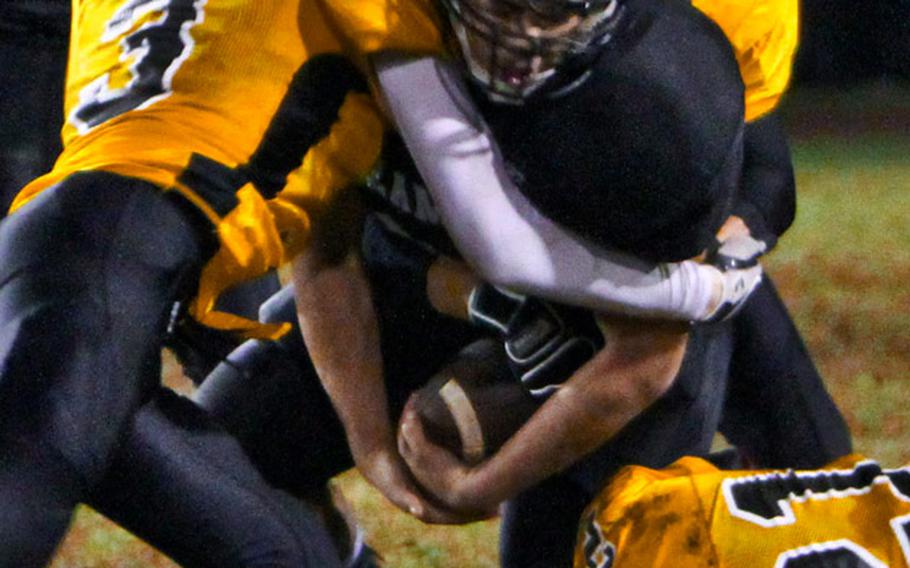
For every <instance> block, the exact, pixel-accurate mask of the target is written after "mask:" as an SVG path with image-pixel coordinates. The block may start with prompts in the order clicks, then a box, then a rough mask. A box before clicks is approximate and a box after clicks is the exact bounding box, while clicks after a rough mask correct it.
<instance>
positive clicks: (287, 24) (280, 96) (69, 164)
mask: <svg viewBox="0 0 910 568" xmlns="http://www.w3.org/2000/svg"><path fill="white" fill-rule="evenodd" d="M72 21H73V25H72V33H71V46H70V55H69V65H68V72H67V82H66V93H65V113H66V117H67V120H66V123H65V125H64V127H63V130H62V137H63V142H64V150H63V152H62V154H61V155H60V157H59V158H58V160H57V162H56V165H55V167H54V169H53V171H51V172H50V173H49V174H47V175H46V176H43V177H41V178H39V179H37V180H35V181H34V182H33V183H31V184H29V185H28V186H26V188H24V189H23V191H22V192H21V193H20V194H19V196H18V198H17V200H16V202H15V203H14V205H13V210H15V209H17V208H19V207H21V206H22V205H23V204H24V203H26V202H28V201H29V200H30V199H31V198H32V197H34V196H35V195H36V194H38V193H39V192H40V191H42V190H44V189H46V188H48V187H50V186H51V185H53V184H55V183H57V182H59V181H61V180H62V179H64V178H66V177H67V176H69V175H70V174H72V173H74V172H78V171H93V170H99V171H107V172H113V173H117V174H121V175H126V176H132V177H135V178H140V179H143V180H146V181H149V182H152V183H154V184H156V185H158V186H160V187H161V188H163V189H164V190H174V191H178V192H180V193H181V194H183V195H185V196H186V197H187V198H189V199H190V200H191V201H192V202H193V203H194V204H196V205H197V206H198V207H199V208H200V209H201V210H202V211H203V212H204V213H205V214H206V216H207V217H208V218H209V219H210V220H211V221H212V222H213V224H214V225H215V227H217V233H218V236H219V240H220V243H221V249H220V250H219V251H218V253H217V254H216V256H215V257H214V259H213V260H212V261H211V262H210V263H209V265H208V266H207V267H206V268H205V270H204V271H203V275H202V282H201V284H200V290H199V295H198V298H197V299H196V301H195V303H194V304H193V306H192V307H191V312H192V313H193V315H194V316H195V317H196V318H197V319H199V320H200V321H202V322H203V323H206V324H209V325H213V326H216V327H222V328H229V329H236V330H239V331H245V332H247V333H248V334H250V335H258V336H274V335H275V334H276V332H277V330H276V329H274V328H262V327H260V326H258V325H257V324H255V323H254V322H248V321H246V320H242V319H239V318H235V317H232V316H230V315H228V314H220V313H216V312H214V311H213V307H214V303H215V299H216V297H217V296H218V294H219V293H220V292H221V291H223V290H224V289H226V288H228V287H230V286H232V285H233V284H236V283H238V282H240V281H243V280H245V279H248V278H251V277H254V276H257V275H259V274H261V273H263V272H265V271H266V270H268V269H270V268H274V267H276V266H278V265H279V264H280V263H281V262H283V261H284V260H286V259H288V258H290V257H292V256H293V255H294V254H296V253H297V252H299V250H300V249H301V247H303V246H304V245H305V244H306V240H307V236H308V233H309V225H310V215H311V214H312V213H313V212H314V211H317V210H318V209H319V208H320V206H321V205H323V204H324V203H325V202H326V201H327V200H328V199H330V198H331V196H332V195H333V194H334V192H335V191H336V190H337V189H338V188H340V187H343V186H345V185H347V184H350V183H351V182H352V181H354V180H356V179H358V178H360V177H362V176H364V175H365V174H366V173H367V171H368V170H369V169H370V168H371V167H372V165H373V162H374V161H375V159H376V157H377V156H378V153H379V145H380V143H381V140H382V136H381V132H382V129H383V127H384V125H383V123H382V119H381V116H380V114H379V111H378V109H377V107H376V105H375V103H374V101H373V99H372V97H371V96H370V93H369V91H368V89H367V84H366V82H363V85H361V88H352V89H350V90H349V91H348V92H343V93H338V92H331V90H332V89H340V88H342V87H344V86H346V85H347V86H348V87H349V86H350V85H351V84H356V81H348V82H347V83H346V82H345V81H335V80H332V79H333V78H334V75H333V73H335V71H334V70H333V68H332V66H333V65H335V66H337V67H338V68H339V70H338V71H337V74H338V75H342V74H344V73H346V71H345V64H344V61H343V60H342V58H336V59H332V58H324V57H319V56H323V55H325V54H343V55H345V56H350V57H351V58H353V59H354V60H355V61H356V62H357V63H360V64H361V67H360V71H361V72H365V71H366V69H365V67H363V66H362V64H363V63H364V62H365V57H364V54H367V53H370V52H373V51H377V50H380V49H396V50H400V51H409V52H414V53H438V51H439V49H440V48H439V45H440V39H439V33H438V31H437V27H436V22H435V20H434V19H433V14H432V10H430V8H429V4H428V3H421V2H416V3H412V2H408V3H406V4H404V5H402V6H398V5H397V2H395V1H392V2H386V1H383V2H376V1H373V0H364V1H362V2H359V1H358V0H344V1H343V2H335V1H332V0H273V1H268V2H266V1H255V0H217V1H215V0H154V1H153V0H91V1H89V0H74V2H73V16H72ZM342 29H343V30H344V34H342V33H340V32H339V30H342ZM314 61H319V65H316V64H314ZM327 78H328V79H329V80H326V79H327ZM308 80H309V83H307V81H308ZM323 95H324V96H323ZM332 97H336V98H340V100H339V101H338V105H337V108H323V107H319V108H320V111H321V112H322V113H323V114H322V115H318V116H317V118H320V119H322V121H321V122H319V121H311V122H309V123H306V122H304V124H303V126H304V127H305V128H303V129H299V128H297V131H296V132H295V133H294V134H296V135H299V136H300V137H302V138H303V139H305V140H309V142H308V145H307V146H306V147H304V148H302V150H301V155H300V156H296V157H293V160H294V161H296V163H293V164H290V167H288V164H287V163H283V164H282V165H283V166H285V169H288V170H290V171H291V174H290V176H288V178H287V185H286V186H282V187H279V188H277V190H276V191H272V192H263V191H261V189H262V188H259V187H254V186H253V185H251V184H249V183H244V181H243V180H244V178H243V177H242V176H236V175H234V174H235V173H236V172H237V171H238V168H242V167H243V166H244V165H246V164H247V163H248V162H249V161H250V159H251V157H252V156H254V155H255V154H256V153H257V152H258V153H260V154H262V155H266V156H271V155H280V154H281V149H277V150H276V149H272V148H267V147H266V148H263V146H268V143H267V141H264V137H265V136H266V134H267V133H268V132H272V133H278V134H281V132H282V124H276V122H279V121H281V120H284V117H282V115H281V112H280V111H281V109H282V108H284V107H287V106H292V105H295V104H296V105H299V106H306V105H310V104H313V103H314V102H316V101H323V100H325V99H328V100H332ZM291 114H293V113H291ZM298 114H299V113H298ZM297 126H299V125H295V127H297ZM285 127H287V125H285ZM285 130H288V128H285ZM301 130H302V131H301ZM276 140H277V142H278V143H279V144H278V145H280V143H283V142H286V141H287V138H285V139H282V138H281V137H280V136H276ZM273 142H274V141H273ZM273 145H275V144H274V143H273ZM265 161H267V160H265ZM278 161H281V160H278ZM284 173H286V172H283V173H282V176H281V177H282V179H281V181H282V182H283V181H284V180H283V174H284ZM235 180H239V181H236V184H235ZM232 184H234V185H232ZM235 185H239V187H236V186H235ZM276 194H277V195H276Z"/></svg>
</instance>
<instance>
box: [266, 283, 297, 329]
mask: <svg viewBox="0 0 910 568" xmlns="http://www.w3.org/2000/svg"><path fill="white" fill-rule="evenodd" d="M296 319H297V310H296V307H295V305H294V288H293V286H285V287H284V288H282V289H281V290H279V291H278V292H276V293H274V294H272V296H271V297H270V298H269V299H268V300H266V301H265V302H263V304H262V306H261V307H260V308H259V321H261V322H265V323H276V322H294V321H296Z"/></svg>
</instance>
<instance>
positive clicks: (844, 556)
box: [723, 462, 910, 568]
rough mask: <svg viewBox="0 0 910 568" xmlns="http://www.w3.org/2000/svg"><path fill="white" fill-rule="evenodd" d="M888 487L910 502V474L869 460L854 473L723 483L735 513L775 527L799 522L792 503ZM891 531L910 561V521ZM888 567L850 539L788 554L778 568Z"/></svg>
mask: <svg viewBox="0 0 910 568" xmlns="http://www.w3.org/2000/svg"><path fill="white" fill-rule="evenodd" d="M882 483H887V484H889V485H890V486H891V490H892V493H893V494H894V495H895V496H896V497H897V498H899V499H903V500H905V501H910V471H908V470H906V469H899V470H891V471H882V469H881V468H880V467H879V465H878V464H876V463H874V462H864V463H860V464H859V465H857V466H856V468H855V469H853V470H851V471H820V472H812V473H788V474H769V475H760V476H756V477H744V478H732V479H727V480H725V481H724V483H723V493H724V497H725V499H726V501H727V506H728V507H729V509H730V513H731V514H732V515H733V516H735V517H739V518H741V519H744V520H747V521H750V522H752V523H755V524H758V525H761V526H763V527H769V528H770V527H774V526H781V525H788V524H792V523H795V522H796V517H795V515H794V513H793V508H792V507H791V506H790V502H791V501H805V500H807V499H831V498H833V499H836V498H841V497H848V496H852V495H861V494H864V493H867V492H868V491H870V490H871V487H872V486H873V485H874V484H882ZM891 527H892V529H893V530H894V532H895V535H896V536H897V539H898V541H899V542H900V544H901V548H902V550H903V552H904V557H905V558H907V559H910V542H908V541H910V517H898V518H896V519H893V520H892V521H891ZM829 566H843V567H845V568H887V567H886V565H885V564H884V563H883V562H881V561H880V560H878V559H877V558H876V557H875V556H874V555H873V554H871V553H870V552H869V551H868V550H866V549H865V548H863V547H862V546H860V545H858V544H856V543H855V542H853V541H850V540H848V539H839V540H834V541H830V542H823V543H816V544H812V545H808V546H805V547H801V548H797V549H795V550H789V551H787V552H784V553H782V554H781V555H780V556H779V557H778V559H777V563H776V564H775V565H774V568H825V567H829Z"/></svg>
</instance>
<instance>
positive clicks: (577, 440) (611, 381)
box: [465, 322, 686, 503]
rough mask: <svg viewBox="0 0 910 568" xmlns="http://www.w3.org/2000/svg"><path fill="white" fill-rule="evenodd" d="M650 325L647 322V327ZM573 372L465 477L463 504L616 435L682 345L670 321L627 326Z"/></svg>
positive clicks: (657, 387)
mask: <svg viewBox="0 0 910 568" xmlns="http://www.w3.org/2000/svg"><path fill="white" fill-rule="evenodd" d="M649 325H650V324H649ZM622 326H631V327H625V328H624V329H619V330H617V329H616V328H614V329H613V332H611V333H608V339H607V347H606V348H605V349H603V350H602V351H601V352H600V353H599V354H598V355H597V356H596V357H595V358H594V359H592V360H591V361H589V362H588V363H587V364H586V365H585V366H584V367H582V368H581V369H579V371H577V372H576V373H575V374H574V375H573V376H572V378H571V379H570V380H569V381H568V382H566V383H565V385H564V386H563V387H562V388H561V389H560V390H559V391H557V392H556V393H555V394H554V395H553V396H551V397H550V399H548V400H547V402H546V403H545V404H544V405H543V406H542V407H541V408H540V409H539V410H538V411H537V412H536V413H535V414H534V416H533V417H532V418H531V419H530V420H529V421H528V422H527V424H525V426H524V427H522V429H521V430H519V431H518V432H517V433H516V434H515V435H514V436H513V437H512V439H511V440H509V442H507V443H506V444H505V445H504V446H503V447H502V448H501V449H500V450H499V452H497V453H496V454H495V455H494V456H493V457H491V458H490V459H489V460H487V461H486V462H484V463H483V464H482V465H481V466H479V467H477V468H475V469H474V470H472V472H471V480H470V483H468V484H466V485H465V488H466V491H465V493H466V494H467V495H468V498H469V499H476V500H478V502H482V503H498V502H501V501H504V500H507V499H510V498H512V497H514V496H515V495H517V494H518V493H520V492H521V491H524V490H525V489H528V488H529V487H531V486H533V485H535V484H537V483H539V482H541V481H543V480H544V479H546V478H547V477H549V476H551V475H553V474H555V473H558V472H561V471H563V470H565V469H567V468H568V467H569V466H571V465H572V464H574V463H575V462H577V461H579V460H580V459H581V458H583V457H584V456H586V455H588V454H589V453H591V452H592V451H594V450H595V449H597V448H598V447H600V446H601V445H603V444H604V443H605V442H607V441H608V440H609V439H610V438H612V437H613V436H614V435H616V434H617V433H618V432H619V431H620V430H621V429H622V428H623V427H625V426H626V425H627V424H628V423H629V422H630V421H631V420H632V419H634V418H635V417H636V416H638V415H639V414H640V413H641V412H642V411H644V410H645V409H646V408H647V407H648V406H650V405H651V404H652V403H654V402H655V401H656V400H657V399H658V398H659V397H660V396H661V395H663V393H664V392H666V390H667V389H668V388H669V387H670V386H671V385H672V383H673V379H674V378H675V376H676V374H677V372H678V370H679V367H680V365H681V363H682V358H683V355H684V352H685V346H686V334H685V333H684V331H683V330H682V329H681V328H679V327H677V326H673V325H671V324H658V328H657V329H655V330H648V329H645V328H644V327H640V326H639V324H636V323H634V322H630V323H623V324H622Z"/></svg>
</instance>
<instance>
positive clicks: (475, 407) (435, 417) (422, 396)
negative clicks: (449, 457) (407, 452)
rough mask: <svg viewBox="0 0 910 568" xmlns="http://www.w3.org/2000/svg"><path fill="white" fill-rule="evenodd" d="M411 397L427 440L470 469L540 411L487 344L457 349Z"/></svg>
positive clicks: (497, 345)
mask: <svg viewBox="0 0 910 568" xmlns="http://www.w3.org/2000/svg"><path fill="white" fill-rule="evenodd" d="M412 396H413V397H415V401H414V403H415V410H416V411H417V414H418V416H419V417H420V420H421V423H422V425H423V427H424V431H425V432H426V434H427V437H428V438H429V439H430V440H432V441H433V442H435V443H437V444H439V445H441V446H443V447H445V448H447V449H449V450H451V451H452V452H453V453H454V454H456V455H458V456H460V457H461V458H462V459H464V460H465V461H466V462H468V463H471V464H476V463H478V462H480V461H483V460H484V459H485V458H487V457H488V456H490V455H491V454H493V453H494V452H496V450H498V449H499V448H500V447H501V446H502V445H503V444H504V443H505V442H506V441H507V440H508V439H509V438H510V437H511V436H512V434H514V433H515V432H516V431H518V429H519V428H520V427H521V426H522V424H524V423H525V422H526V421H527V420H528V418H530V417H531V415H532V414H533V413H534V411H535V410H537V408H538V406H539V403H538V402H537V401H536V400H535V399H534V398H533V397H532V396H531V395H530V394H529V393H528V391H527V389H526V388H525V387H524V386H523V385H522V384H521V383H520V382H519V381H518V379H516V378H515V377H514V376H513V375H512V373H511V372H510V371H509V367H508V364H507V360H506V355H505V351H504V349H503V346H502V343H501V342H499V341H495V340H492V339H482V340H478V341H476V342H474V343H472V344H470V345H468V346H467V347H465V348H464V349H462V350H461V352H459V353H458V355H457V356H456V357H455V359H453V360H452V361H451V362H449V363H448V364H447V365H445V366H444V367H443V368H442V369H441V370H440V371H439V372H438V373H436V375H434V376H433V378H432V379H430V381H429V382H428V383H427V384H426V385H424V386H423V387H422V388H421V389H419V390H418V391H417V392H415V393H414V394H413V395H412Z"/></svg>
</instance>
